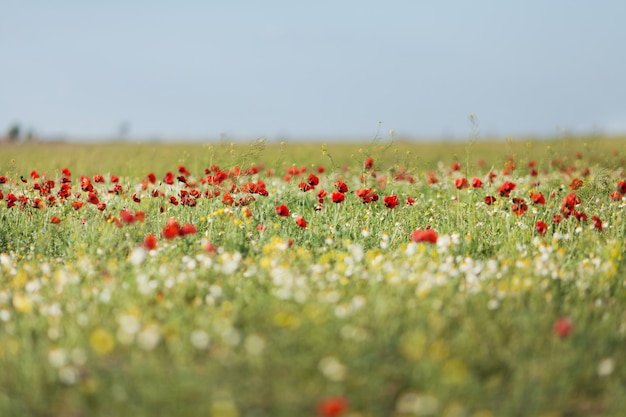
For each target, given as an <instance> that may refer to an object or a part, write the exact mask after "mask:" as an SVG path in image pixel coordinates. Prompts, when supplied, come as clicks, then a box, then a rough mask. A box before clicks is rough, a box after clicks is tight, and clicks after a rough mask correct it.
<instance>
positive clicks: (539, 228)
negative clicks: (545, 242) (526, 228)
mask: <svg viewBox="0 0 626 417" xmlns="http://www.w3.org/2000/svg"><path fill="white" fill-rule="evenodd" d="M547 230H548V225H547V224H546V222H544V221H543V220H539V221H538V222H537V224H535V231H536V232H537V233H539V234H540V235H541V236H545V234H546V231H547Z"/></svg>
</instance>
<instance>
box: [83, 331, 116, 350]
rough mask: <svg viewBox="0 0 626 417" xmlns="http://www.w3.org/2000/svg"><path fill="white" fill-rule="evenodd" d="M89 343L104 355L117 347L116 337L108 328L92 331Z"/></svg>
mask: <svg viewBox="0 0 626 417" xmlns="http://www.w3.org/2000/svg"><path fill="white" fill-rule="evenodd" d="M89 344H90V345H91V348H92V349H93V351H94V352H96V353H97V354H98V355H101V356H103V355H106V354H108V353H110V352H111V351H112V350H113V348H114V347H115V339H113V336H112V335H111V333H109V332H108V331H107V330H105V329H102V328H100V329H96V330H94V331H93V332H92V333H91V336H90V337H89Z"/></svg>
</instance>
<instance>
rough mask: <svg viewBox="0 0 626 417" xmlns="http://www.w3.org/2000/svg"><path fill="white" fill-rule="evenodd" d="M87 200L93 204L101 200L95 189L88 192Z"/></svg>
mask: <svg viewBox="0 0 626 417" xmlns="http://www.w3.org/2000/svg"><path fill="white" fill-rule="evenodd" d="M87 202H88V203H91V204H98V203H99V202H100V200H99V199H98V195H97V194H96V192H95V190H94V191H92V192H90V193H89V194H87Z"/></svg>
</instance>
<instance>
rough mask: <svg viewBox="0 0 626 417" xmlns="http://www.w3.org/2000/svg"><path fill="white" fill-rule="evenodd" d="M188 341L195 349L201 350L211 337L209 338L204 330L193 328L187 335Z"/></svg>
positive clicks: (205, 346)
mask: <svg viewBox="0 0 626 417" xmlns="http://www.w3.org/2000/svg"><path fill="white" fill-rule="evenodd" d="M189 341H190V342H191V345H192V346H193V347H195V348H196V349H198V350H203V349H206V348H207V347H208V346H209V342H210V341H211V339H210V338H209V334H208V333H207V332H205V331H204V330H194V331H193V332H191V335H190V336H189Z"/></svg>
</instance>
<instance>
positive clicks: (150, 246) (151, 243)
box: [142, 233, 157, 250]
mask: <svg viewBox="0 0 626 417" xmlns="http://www.w3.org/2000/svg"><path fill="white" fill-rule="evenodd" d="M142 246H143V247H144V248H145V249H146V250H154V249H156V247H157V238H156V236H154V235H153V234H152V233H149V234H148V235H146V237H145V238H144V240H143V243H142Z"/></svg>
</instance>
